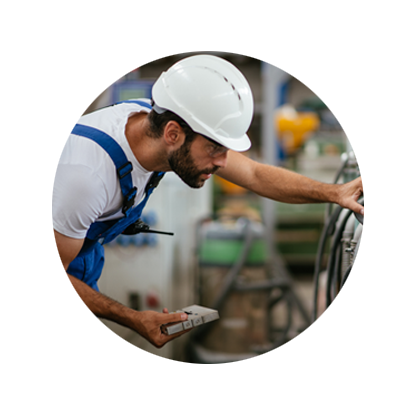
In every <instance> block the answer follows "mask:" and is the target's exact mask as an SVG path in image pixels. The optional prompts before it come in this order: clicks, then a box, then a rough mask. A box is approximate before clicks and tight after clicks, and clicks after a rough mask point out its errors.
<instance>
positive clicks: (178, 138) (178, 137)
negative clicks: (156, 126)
mask: <svg viewBox="0 0 400 400" xmlns="http://www.w3.org/2000/svg"><path fill="white" fill-rule="evenodd" d="M164 140H165V142H166V144H167V145H168V146H172V147H175V146H176V147H177V148H178V147H180V146H181V145H182V144H183V142H184V141H185V133H184V132H183V129H182V127H181V126H180V125H179V124H178V123H177V122H176V121H168V122H167V123H166V125H165V127H164Z"/></svg>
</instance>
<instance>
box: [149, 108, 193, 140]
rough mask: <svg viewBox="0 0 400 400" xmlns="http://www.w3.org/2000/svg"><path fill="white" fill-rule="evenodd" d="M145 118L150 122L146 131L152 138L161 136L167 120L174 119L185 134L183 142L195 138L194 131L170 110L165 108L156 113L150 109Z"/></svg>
mask: <svg viewBox="0 0 400 400" xmlns="http://www.w3.org/2000/svg"><path fill="white" fill-rule="evenodd" d="M147 119H148V121H149V123H150V124H149V126H150V128H149V130H148V131H147V132H146V133H147V135H148V136H149V137H151V138H153V139H158V138H160V137H162V135H163V133H164V128H165V125H166V124H167V123H168V122H169V121H175V122H177V123H178V124H179V125H180V126H181V128H182V130H183V132H184V133H185V135H186V138H185V143H190V142H191V141H193V139H194V138H195V135H196V132H195V131H194V130H193V129H192V128H191V127H190V126H189V125H188V124H187V123H186V122H185V121H184V120H183V119H182V118H181V117H179V116H178V115H176V114H175V113H173V112H172V111H168V110H167V111H164V112H163V113H161V114H158V113H157V112H155V111H154V109H153V110H151V111H150V113H149V115H148V116H147Z"/></svg>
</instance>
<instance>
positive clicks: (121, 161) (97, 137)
mask: <svg viewBox="0 0 400 400" xmlns="http://www.w3.org/2000/svg"><path fill="white" fill-rule="evenodd" d="M125 102H127V103H136V104H139V105H141V106H145V107H147V108H151V106H150V105H149V104H147V103H145V102H141V101H137V100H128V101H124V102H123V103H125ZM72 134H74V135H78V136H83V137H86V138H88V139H91V140H93V141H95V142H96V143H97V144H98V145H99V146H101V147H102V148H103V149H104V150H105V151H106V152H107V153H108V155H109V156H110V157H111V159H112V161H113V162H114V165H115V168H116V172H117V176H118V179H119V182H120V186H121V191H122V195H123V197H124V201H123V206H122V212H123V213H124V216H123V217H122V218H120V219H114V220H110V221H103V222H100V221H98V222H94V223H93V224H91V225H90V227H89V230H88V232H87V234H86V238H85V241H84V244H83V247H82V249H81V251H80V252H79V254H78V256H77V257H76V258H75V259H74V260H73V261H72V262H71V263H70V265H69V267H68V273H69V274H70V275H73V276H75V277H76V278H78V279H80V280H81V281H83V282H85V283H86V284H87V285H89V286H90V287H92V288H93V289H95V290H97V291H98V290H99V288H98V286H97V281H98V279H99V278H100V275H101V272H102V270H103V266H104V248H103V246H102V244H105V243H109V242H111V241H112V240H113V239H115V238H116V237H117V236H118V235H119V234H121V233H122V232H123V231H124V230H125V229H126V228H127V227H128V226H129V225H131V224H133V223H135V222H136V221H137V220H138V219H139V218H140V216H141V214H142V211H143V208H144V207H145V205H146V203H147V201H148V199H149V196H150V195H151V194H152V193H153V191H154V189H155V187H156V186H157V184H158V182H159V181H160V179H161V178H162V177H163V176H164V174H165V172H154V173H153V174H152V176H151V178H150V180H149V182H148V183H147V186H146V188H145V195H144V198H143V200H142V201H141V202H140V203H139V204H138V205H137V206H136V207H132V206H133V204H134V201H135V196H136V193H137V188H136V187H134V186H133V184H132V175H131V171H132V164H131V162H130V161H128V159H127V157H126V155H125V153H124V151H123V150H122V148H121V147H120V145H119V144H118V143H117V142H116V141H115V140H114V139H113V138H112V137H111V136H109V135H108V134H106V133H105V132H103V131H100V130H98V129H96V128H92V127H90V126H86V125H81V124H77V125H75V127H74V129H73V130H72Z"/></svg>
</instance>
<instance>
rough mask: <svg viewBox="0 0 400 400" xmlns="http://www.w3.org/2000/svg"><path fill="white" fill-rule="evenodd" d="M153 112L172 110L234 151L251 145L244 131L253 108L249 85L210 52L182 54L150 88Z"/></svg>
mask: <svg viewBox="0 0 400 400" xmlns="http://www.w3.org/2000/svg"><path fill="white" fill-rule="evenodd" d="M152 97H153V101H154V103H155V106H154V109H155V111H156V112H162V111H165V110H169V111H172V112H173V113H175V114H176V115H178V116H179V117H181V118H182V119H183V120H184V121H185V122H186V123H187V124H188V125H189V126H190V127H191V128H192V129H193V130H194V131H195V132H197V133H200V134H202V135H204V136H207V137H209V138H210V139H213V140H215V141H216V142H218V143H220V144H221V145H223V146H225V147H227V148H229V149H232V150H236V151H245V150H247V149H249V147H250V146H251V142H250V139H249V137H248V136H247V134H246V132H247V130H248V128H249V126H250V123H251V121H252V118H253V112H254V101H253V95H252V93H251V89H250V86H249V84H248V82H247V80H246V78H245V77H244V76H243V74H242V73H241V72H240V71H239V70H238V69H237V68H236V67H235V66H234V65H232V64H231V63H229V62H228V61H226V60H224V59H222V58H219V57H216V56H211V55H197V56H192V57H188V58H185V59H183V60H181V61H179V62H177V63H176V64H174V65H173V66H172V67H170V68H169V69H168V70H167V71H166V72H163V73H162V74H161V76H160V77H159V78H158V80H157V81H156V83H155V84H154V86H153V89H152Z"/></svg>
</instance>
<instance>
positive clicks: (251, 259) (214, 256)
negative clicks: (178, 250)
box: [199, 239, 268, 266]
mask: <svg viewBox="0 0 400 400" xmlns="http://www.w3.org/2000/svg"><path fill="white" fill-rule="evenodd" d="M243 246H244V241H243V240H232V239H231V240H223V239H213V240H211V239H206V240H205V241H204V242H203V243H202V245H201V246H200V252H199V261H200V265H202V266H207V265H209V266H211V265H212V266H218V265H220V266H229V265H233V264H234V263H235V261H236V260H237V259H238V258H239V257H240V254H241V252H242V250H243ZM267 255H268V253H267V249H266V244H265V242H264V241H262V240H257V239H256V240H255V241H254V242H253V244H252V245H251V247H250V250H249V254H248V256H247V259H246V265H260V264H264V263H265V261H266V260H267Z"/></svg>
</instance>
